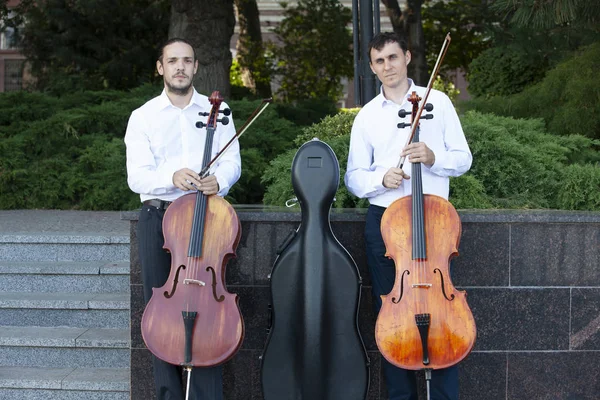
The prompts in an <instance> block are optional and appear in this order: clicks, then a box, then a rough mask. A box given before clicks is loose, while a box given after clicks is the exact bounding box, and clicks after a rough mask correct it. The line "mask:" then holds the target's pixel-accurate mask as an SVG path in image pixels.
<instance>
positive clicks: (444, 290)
mask: <svg viewBox="0 0 600 400" xmlns="http://www.w3.org/2000/svg"><path fill="white" fill-rule="evenodd" d="M437 272H439V273H440V279H441V280H442V294H443V295H444V297H445V298H446V300H448V301H452V300H454V295H453V294H451V295H450V298H448V296H447V295H446V285H444V274H442V271H440V269H439V268H436V269H434V270H433V273H434V274H435V273H437Z"/></svg>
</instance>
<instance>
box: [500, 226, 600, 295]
mask: <svg viewBox="0 0 600 400" xmlns="http://www.w3.org/2000/svg"><path fill="white" fill-rule="evenodd" d="M598 243H600V224H597V223H594V224H516V225H514V226H512V230H511V285H513V286H600V268H598V266H599V265H600V246H599V245H598Z"/></svg>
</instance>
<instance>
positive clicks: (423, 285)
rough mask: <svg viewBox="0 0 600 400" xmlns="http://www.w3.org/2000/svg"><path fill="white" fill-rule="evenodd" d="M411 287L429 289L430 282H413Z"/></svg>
mask: <svg viewBox="0 0 600 400" xmlns="http://www.w3.org/2000/svg"><path fill="white" fill-rule="evenodd" d="M412 287H413V288H415V289H429V288H430V287H431V283H413V284H412Z"/></svg>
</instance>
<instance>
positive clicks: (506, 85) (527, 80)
mask: <svg viewBox="0 0 600 400" xmlns="http://www.w3.org/2000/svg"><path fill="white" fill-rule="evenodd" d="M547 65H548V60H546V59H544V58H543V57H541V56H539V55H537V54H535V53H533V54H532V53H528V52H525V51H524V50H523V49H522V48H520V46H518V45H517V46H507V47H492V48H490V49H487V50H485V51H484V52H483V53H481V54H480V55H479V56H478V57H477V58H476V59H474V60H473V62H472V63H471V65H470V75H469V93H471V94H472V95H474V96H483V97H492V96H506V95H510V94H514V93H519V92H521V91H522V90H523V89H525V87H527V86H528V85H531V84H532V83H535V82H539V81H540V80H541V79H542V78H543V77H544V74H545V73H546V69H547Z"/></svg>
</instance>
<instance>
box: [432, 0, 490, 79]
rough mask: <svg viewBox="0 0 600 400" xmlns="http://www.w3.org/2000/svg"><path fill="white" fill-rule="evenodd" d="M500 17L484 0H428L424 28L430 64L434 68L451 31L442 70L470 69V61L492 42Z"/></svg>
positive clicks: (466, 70)
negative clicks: (450, 41) (450, 39)
mask: <svg viewBox="0 0 600 400" xmlns="http://www.w3.org/2000/svg"><path fill="white" fill-rule="evenodd" d="M498 21H499V18H498V17H497V16H496V15H495V14H494V13H493V12H492V11H491V10H490V7H489V5H488V2H486V1H481V0H447V1H432V0H426V1H425V3H424V5H423V31H424V32H425V36H426V37H427V41H428V44H429V46H428V51H427V64H428V65H429V66H430V67H431V68H433V66H434V65H435V62H436V60H437V57H438V54H439V49H440V48H441V46H442V43H443V42H444V38H445V37H446V34H447V33H450V34H451V36H452V38H453V39H454V40H452V43H451V45H450V47H449V48H448V52H447V54H446V55H445V57H444V63H443V64H442V73H444V72H446V71H454V70H456V69H457V68H460V69H462V70H463V71H465V72H469V64H470V63H471V61H472V60H473V59H474V58H475V57H477V56H478V55H479V54H480V53H481V52H482V51H484V50H486V49H487V48H489V47H490V45H491V44H492V38H493V36H494V34H495V32H496V30H497V28H496V25H497V22H498Z"/></svg>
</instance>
